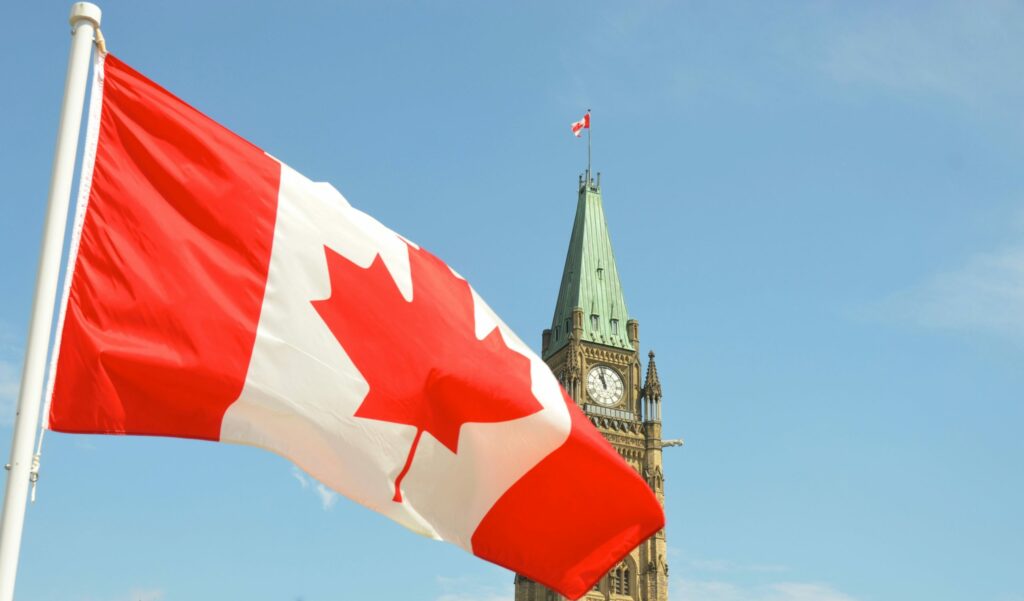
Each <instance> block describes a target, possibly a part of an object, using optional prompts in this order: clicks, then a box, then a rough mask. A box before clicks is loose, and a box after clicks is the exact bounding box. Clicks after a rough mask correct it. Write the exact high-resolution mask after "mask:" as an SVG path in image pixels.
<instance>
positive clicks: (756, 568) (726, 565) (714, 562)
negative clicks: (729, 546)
mask: <svg viewBox="0 0 1024 601" xmlns="http://www.w3.org/2000/svg"><path fill="white" fill-rule="evenodd" d="M684 562H685V563H686V567H687V568H689V569H692V570H696V571H700V572H749V573H761V574H765V573H779V572H786V571H788V570H789V568H787V567H786V566H781V565H776V564H767V563H765V564H739V563H734V562H731V561H726V560H724V559H686V560H684Z"/></svg>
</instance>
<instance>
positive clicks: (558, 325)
mask: <svg viewBox="0 0 1024 601" xmlns="http://www.w3.org/2000/svg"><path fill="white" fill-rule="evenodd" d="M589 175H590V174H589V173H588V174H587V180H588V181H583V180H582V179H581V181H580V187H579V201H578V203H577V205H576V220H575V221H574V222H573V225H572V237H571V238H570V239H569V252H567V253H566V256H565V268H564V270H563V271H562V285H561V286H559V288H558V302H557V304H556V305H555V316H554V319H553V320H552V322H551V334H550V336H551V338H550V342H549V343H548V344H547V348H546V349H544V352H543V354H544V358H545V359H546V358H548V357H550V356H551V355H553V354H554V353H555V352H557V351H558V350H559V349H561V348H562V347H564V346H565V345H566V344H568V343H569V337H570V336H571V335H572V334H573V332H574V331H575V332H576V334H577V335H578V336H579V338H580V340H584V341H588V342H594V343H597V344H604V345H607V346H611V347H615V348H620V349H626V350H634V349H633V347H632V345H631V344H630V342H629V337H628V335H627V333H626V322H627V320H629V312H628V311H626V300H625V298H624V297H623V294H622V284H620V283H619V271H618V269H617V268H616V266H615V253H614V252H613V251H612V241H611V238H610V236H609V235H608V224H607V223H606V222H605V219H604V207H602V206H601V176H600V174H598V176H597V182H596V183H595V182H594V181H593V180H591V179H590V177H589ZM576 308H579V309H580V310H581V313H582V317H583V319H582V322H583V323H582V324H580V323H578V322H577V323H573V310H574V309H576ZM581 326H582V328H581Z"/></svg>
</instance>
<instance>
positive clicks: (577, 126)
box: [571, 111, 590, 138]
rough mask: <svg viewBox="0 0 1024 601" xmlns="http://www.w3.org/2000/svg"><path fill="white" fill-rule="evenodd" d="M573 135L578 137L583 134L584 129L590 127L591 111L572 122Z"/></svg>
mask: <svg viewBox="0 0 1024 601" xmlns="http://www.w3.org/2000/svg"><path fill="white" fill-rule="evenodd" d="M571 127H572V135H574V136H576V137H577V138H578V137H580V136H582V135H583V130H585V129H590V111H587V114H586V115H583V118H582V119H580V120H579V121H576V122H575V123H573V124H572V126H571Z"/></svg>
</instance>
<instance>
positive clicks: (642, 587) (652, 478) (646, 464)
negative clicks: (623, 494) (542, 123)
mask: <svg viewBox="0 0 1024 601" xmlns="http://www.w3.org/2000/svg"><path fill="white" fill-rule="evenodd" d="M639 351H640V324H639V322H637V320H635V319H630V318H629V313H628V312H627V310H626V300H625V296H624V294H623V291H622V285H621V283H620V282H619V273H618V268H617V266H616V264H615V254H614V253H613V252H612V245H611V237H610V236H609V234H608V224H607V222H606V221H605V217H604V208H603V207H602V205H601V176H600V174H598V176H597V181H594V180H593V179H592V178H591V177H590V174H589V173H588V174H587V175H586V177H585V178H584V177H581V178H580V182H579V200H578V203H577V205H576V219H575V221H574V223H573V227H572V236H571V237H570V239H569V251H568V253H567V254H566V257H565V268H564V270H563V272H562V283H561V286H560V287H559V290H558V300H557V302H556V304H555V315H554V318H553V320H552V322H551V329H548V330H544V333H543V336H542V343H541V356H542V357H543V359H544V361H546V362H547V364H548V365H549V366H550V367H551V370H552V371H553V372H554V373H555V375H556V376H557V377H558V379H559V381H561V383H562V386H563V387H565V389H566V391H568V392H569V394H570V395H571V396H572V398H573V399H574V400H575V401H576V403H577V404H578V405H579V406H580V408H582V409H583V411H584V413H586V415H587V416H588V417H589V418H590V421H591V422H592V423H593V424H594V425H595V426H597V429H598V430H600V432H601V433H602V434H603V435H604V437H605V438H607V439H608V441H609V442H611V444H612V446H613V447H615V450H617V451H618V452H619V454H620V455H622V458H623V459H625V460H626V462H627V463H629V465H631V466H633V468H634V469H635V470H636V471H637V472H639V473H640V475H641V476H642V477H643V478H644V479H645V480H646V481H647V482H648V484H649V485H650V486H651V488H652V489H653V490H654V492H655V494H656V495H657V497H658V500H659V501H660V502H661V504H662V506H664V505H665V489H664V478H663V469H662V461H661V452H662V440H661V382H660V381H659V380H658V369H657V367H656V366H655V363H654V353H653V352H651V353H649V361H648V364H647V373H646V377H642V373H641V365H640V352H639ZM595 485H597V486H600V483H595ZM601 494H615V491H614V490H605V489H601ZM665 553H666V547H665V531H664V529H662V530H661V531H659V532H658V533H656V534H655V535H654V536H652V537H651V538H649V539H647V540H646V541H644V542H643V543H641V544H640V546H639V547H637V548H636V549H634V550H633V551H632V552H631V553H630V554H629V555H627V556H626V558H625V559H624V560H623V561H622V563H621V564H619V565H618V566H616V567H615V568H613V569H612V571H610V572H609V573H608V574H606V575H605V576H604V577H603V578H602V579H601V580H600V581H599V582H598V583H597V585H596V586H595V587H594V589H593V590H591V591H590V592H589V593H587V594H586V595H585V596H584V597H583V599H585V600H587V601H598V600H600V601H628V600H631V599H632V600H635V601H667V599H668V564H667V563H666V557H665ZM561 598H562V597H560V596H559V595H558V594H557V593H555V592H553V591H551V590H549V589H547V588H546V587H544V586H543V585H541V584H538V583H536V582H533V581H531V580H529V579H527V578H525V577H523V576H519V575H517V576H516V579H515V601H557V600H559V599H561Z"/></svg>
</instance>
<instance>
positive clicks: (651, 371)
mask: <svg viewBox="0 0 1024 601" xmlns="http://www.w3.org/2000/svg"><path fill="white" fill-rule="evenodd" d="M647 357H648V358H649V359H650V360H649V361H648V362H647V377H646V378H645V379H644V398H645V399H647V400H649V401H660V400H661V380H660V379H659V378H658V366H657V365H655V363H654V351H653V350H652V351H651V352H649V353H647Z"/></svg>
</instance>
